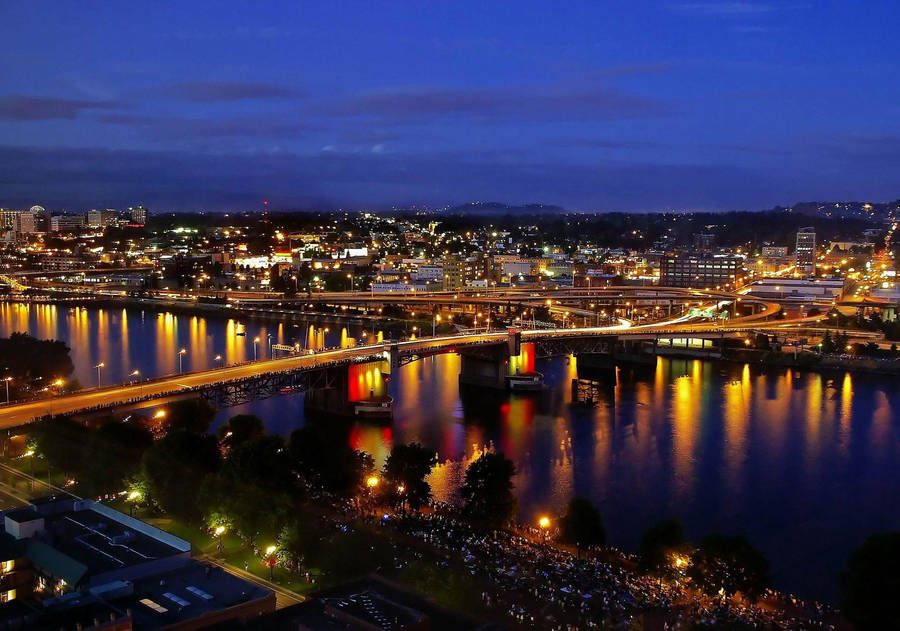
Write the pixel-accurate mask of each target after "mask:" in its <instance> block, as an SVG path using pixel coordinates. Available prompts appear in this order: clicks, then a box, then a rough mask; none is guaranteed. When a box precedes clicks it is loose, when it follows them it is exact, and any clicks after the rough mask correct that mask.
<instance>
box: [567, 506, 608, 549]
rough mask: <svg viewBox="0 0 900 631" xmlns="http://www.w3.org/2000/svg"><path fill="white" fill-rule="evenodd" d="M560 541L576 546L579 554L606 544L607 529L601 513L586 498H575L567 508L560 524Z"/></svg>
mask: <svg viewBox="0 0 900 631" xmlns="http://www.w3.org/2000/svg"><path fill="white" fill-rule="evenodd" d="M559 531H560V539H561V540H562V541H563V542H564V543H569V544H572V545H574V546H575V547H576V548H577V550H578V553H579V554H581V550H582V548H587V547H590V546H602V545H603V544H604V543H606V528H605V527H604V526H603V519H602V518H601V517H600V511H599V510H597V507H596V506H594V505H593V504H592V503H591V501H590V500H589V499H587V498H585V497H573V498H572V499H571V500H570V501H569V504H568V506H567V507H566V514H565V515H563V516H562V518H561V519H560V522H559Z"/></svg>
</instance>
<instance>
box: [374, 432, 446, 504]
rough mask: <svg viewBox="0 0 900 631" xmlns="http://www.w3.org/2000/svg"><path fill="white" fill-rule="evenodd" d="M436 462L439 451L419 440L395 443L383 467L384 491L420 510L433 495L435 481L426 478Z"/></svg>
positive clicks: (392, 499)
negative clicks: (423, 444) (427, 447)
mask: <svg viewBox="0 0 900 631" xmlns="http://www.w3.org/2000/svg"><path fill="white" fill-rule="evenodd" d="M436 464H437V453H435V452H433V451H431V450H430V449H426V448H425V447H423V446H422V445H420V444H419V443H409V444H408V445H394V447H393V449H391V453H390V455H389V456H388V457H387V460H386V461H385V463H384V469H383V470H382V475H383V477H384V481H385V484H383V485H382V487H381V488H382V492H383V493H384V494H385V497H386V498H387V499H389V500H391V501H394V502H397V501H400V502H404V501H405V502H408V503H409V506H410V508H412V509H414V510H418V509H419V508H421V507H422V506H423V505H424V504H425V503H426V502H427V501H428V500H429V498H431V485H430V484H428V482H426V481H425V478H426V477H427V476H428V474H429V473H431V470H432V469H433V468H434V465H436ZM401 489H402V491H401Z"/></svg>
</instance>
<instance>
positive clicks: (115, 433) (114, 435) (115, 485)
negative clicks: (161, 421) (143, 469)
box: [80, 421, 153, 495]
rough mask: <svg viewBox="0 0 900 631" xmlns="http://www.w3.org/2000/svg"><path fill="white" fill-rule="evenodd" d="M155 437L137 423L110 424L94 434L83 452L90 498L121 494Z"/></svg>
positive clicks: (85, 480)
mask: <svg viewBox="0 0 900 631" xmlns="http://www.w3.org/2000/svg"><path fill="white" fill-rule="evenodd" d="M152 444H153V435H152V434H150V432H149V431H147V430H146V429H145V428H143V427H141V426H139V425H136V424H134V423H125V422H120V421H107V422H106V423H104V424H103V425H102V426H101V427H100V429H97V430H94V431H93V432H91V434H90V437H89V438H88V442H87V446H86V447H85V449H84V453H83V465H82V468H83V479H82V480H81V481H80V482H81V484H82V488H84V489H85V490H86V491H87V492H88V494H89V495H100V494H102V493H111V492H118V491H121V490H122V489H123V488H124V486H125V483H126V480H128V479H129V478H131V477H133V476H134V475H135V474H136V473H137V472H138V469H139V468H140V466H141V456H143V454H144V451H146V450H147V449H148V448H149V447H150V445H152Z"/></svg>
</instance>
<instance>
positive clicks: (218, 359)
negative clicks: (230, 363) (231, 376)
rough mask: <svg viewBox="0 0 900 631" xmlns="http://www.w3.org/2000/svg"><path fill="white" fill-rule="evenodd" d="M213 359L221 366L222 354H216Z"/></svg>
mask: <svg viewBox="0 0 900 631" xmlns="http://www.w3.org/2000/svg"><path fill="white" fill-rule="evenodd" d="M215 361H217V362H219V365H220V366H221V365H222V356H221V355H216V357H215Z"/></svg>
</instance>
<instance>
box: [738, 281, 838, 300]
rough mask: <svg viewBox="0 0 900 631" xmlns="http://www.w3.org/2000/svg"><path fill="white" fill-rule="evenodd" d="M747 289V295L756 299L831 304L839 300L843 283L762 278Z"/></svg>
mask: <svg viewBox="0 0 900 631" xmlns="http://www.w3.org/2000/svg"><path fill="white" fill-rule="evenodd" d="M748 287H749V289H748V291H747V295H748V296H754V297H756V298H773V299H776V300H796V301H797V302H814V301H820V302H822V301H824V302H831V301H832V300H836V299H839V298H840V296H841V293H842V292H843V291H844V281H843V279H840V278H834V279H831V278H815V279H806V278H764V279H762V280H758V281H755V282H754V283H752V284H751V285H749V286H748Z"/></svg>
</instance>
